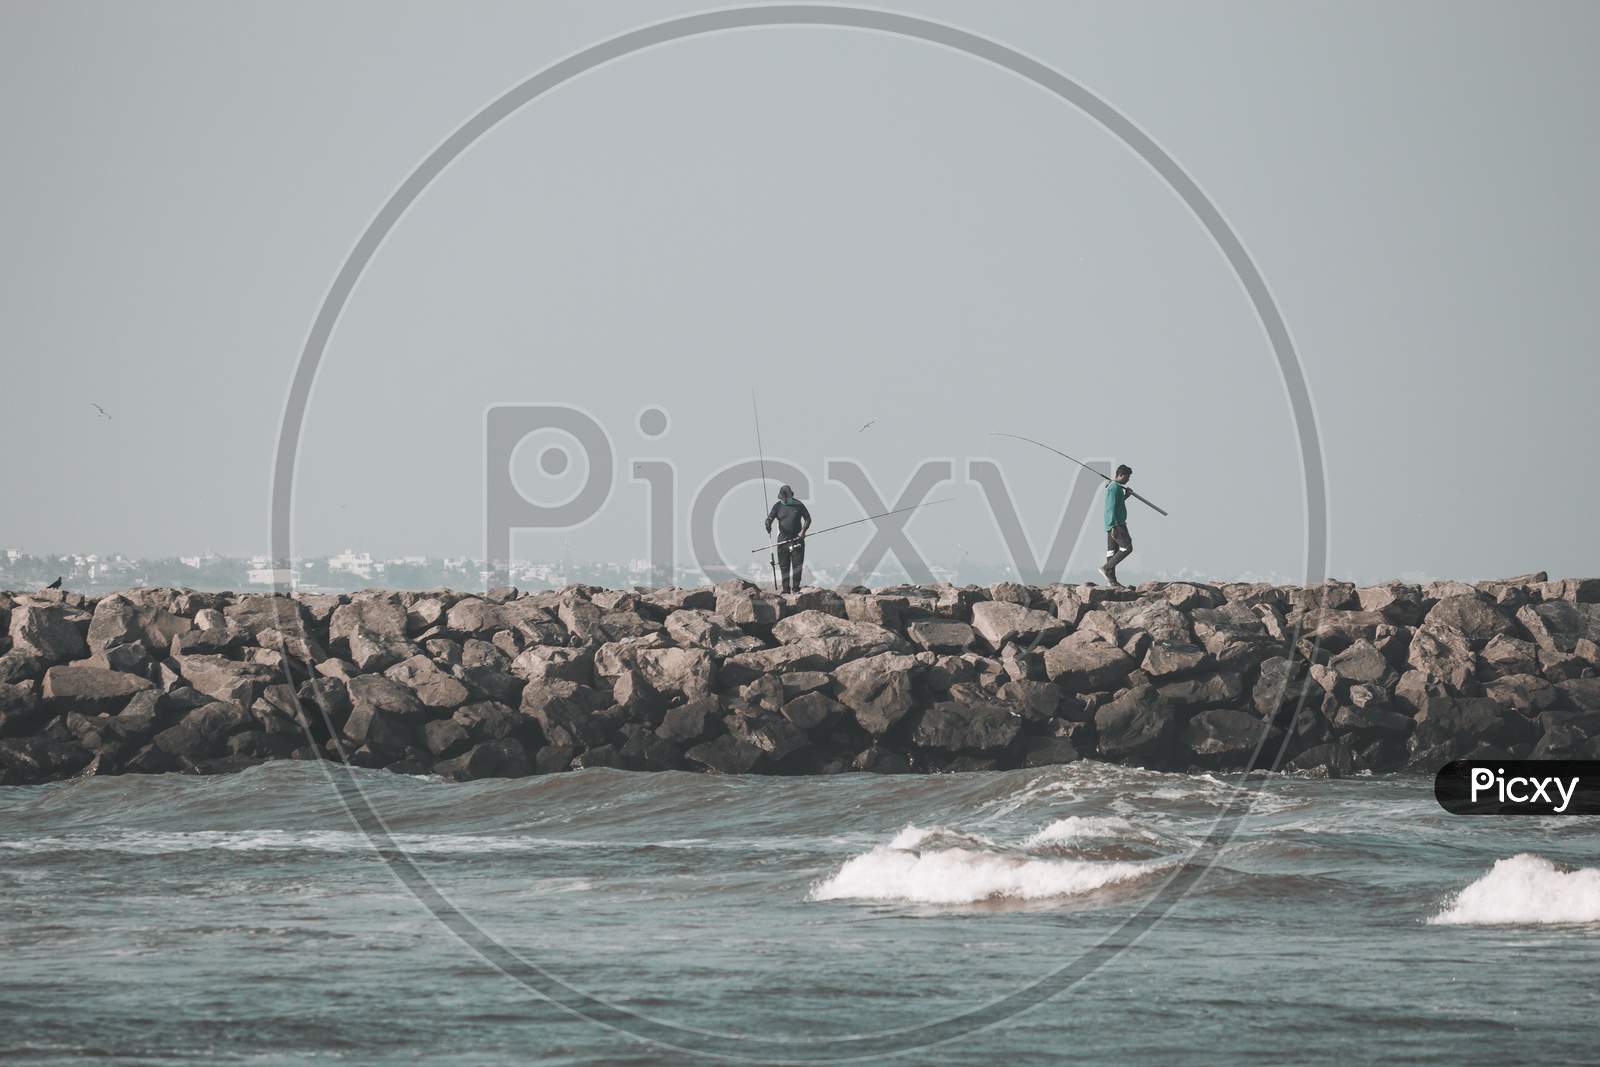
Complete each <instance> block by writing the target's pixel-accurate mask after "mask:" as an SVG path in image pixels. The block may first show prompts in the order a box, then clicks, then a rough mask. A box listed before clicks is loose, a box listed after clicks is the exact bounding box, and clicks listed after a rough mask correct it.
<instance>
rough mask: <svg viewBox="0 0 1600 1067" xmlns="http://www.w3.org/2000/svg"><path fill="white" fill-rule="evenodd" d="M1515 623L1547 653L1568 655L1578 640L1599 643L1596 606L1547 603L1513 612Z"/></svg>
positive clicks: (1598, 608) (1599, 622)
mask: <svg viewBox="0 0 1600 1067" xmlns="http://www.w3.org/2000/svg"><path fill="white" fill-rule="evenodd" d="M1517 621H1518V622H1520V623H1521V624H1522V627H1523V629H1525V630H1526V631H1527V632H1528V636H1529V637H1532V638H1533V640H1534V643H1535V644H1536V645H1538V646H1539V647H1540V648H1542V649H1545V650H1547V651H1550V652H1572V651H1573V649H1574V648H1575V647H1576V646H1577V643H1578V642H1579V641H1581V640H1589V641H1600V604H1576V603H1571V602H1569V601H1565V600H1549V601H1545V602H1544V603H1542V604H1530V605H1527V606H1525V607H1522V608H1519V609H1517Z"/></svg>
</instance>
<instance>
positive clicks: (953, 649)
mask: <svg viewBox="0 0 1600 1067" xmlns="http://www.w3.org/2000/svg"><path fill="white" fill-rule="evenodd" d="M906 636H907V637H909V638H910V639H911V641H912V642H913V643H914V644H916V645H917V646H918V647H919V648H923V649H926V650H927V651H929V652H942V653H946V654H949V655H957V656H959V655H960V654H961V653H963V652H968V651H971V650H972V648H973V647H975V645H976V644H977V633H976V631H974V630H973V628H972V627H971V625H969V624H968V623H964V622H957V621H955V620H954V619H918V620H917V621H916V622H913V623H912V624H911V625H910V626H909V627H908V628H907V629H906Z"/></svg>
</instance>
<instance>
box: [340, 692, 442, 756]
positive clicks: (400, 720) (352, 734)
mask: <svg viewBox="0 0 1600 1067" xmlns="http://www.w3.org/2000/svg"><path fill="white" fill-rule="evenodd" d="M427 719H428V709H427V707H426V706H425V705H424V704H423V703H422V701H420V700H418V699H417V695H416V694H415V693H413V692H412V691H411V690H410V689H408V688H406V687H405V686H403V685H401V684H400V683H399V682H396V681H395V680H393V679H392V678H385V677H384V676H383V675H379V674H364V675H361V676H360V677H358V678H353V679H351V681H350V717H349V718H348V719H347V720H345V724H344V735H345V736H346V737H348V738H349V739H350V740H351V741H353V742H354V743H355V744H357V745H361V746H364V747H366V748H368V749H371V750H372V751H374V752H387V753H391V754H398V753H400V752H402V751H404V750H405V749H406V748H408V747H410V746H411V745H413V744H415V743H416V742H417V741H418V740H419V737H418V734H419V731H420V729H421V727H422V724H423V723H424V722H425V721H427Z"/></svg>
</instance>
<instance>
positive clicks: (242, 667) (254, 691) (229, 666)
mask: <svg viewBox="0 0 1600 1067" xmlns="http://www.w3.org/2000/svg"><path fill="white" fill-rule="evenodd" d="M177 663H178V667H179V670H180V671H181V672H182V675H183V679H184V680H185V681H186V682H188V683H189V685H190V686H192V687H193V688H194V689H195V690H197V691H198V692H201V693H204V694H205V695H206V696H208V697H211V698H212V699H213V700H221V701H232V702H234V703H237V704H240V705H242V706H244V707H249V706H250V705H251V704H253V703H255V700H256V697H258V696H260V695H261V691H262V690H263V689H265V688H266V687H267V686H269V685H271V684H273V683H274V682H276V681H278V680H280V679H281V678H282V677H283V675H282V673H281V672H279V671H274V670H273V669H272V668H270V667H263V666H261V665H260V664H256V663H238V662H235V661H234V660H231V659H227V658H225V657H223V656H214V655H201V656H184V657H183V658H182V659H179V660H177Z"/></svg>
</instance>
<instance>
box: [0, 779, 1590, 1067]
mask: <svg viewBox="0 0 1600 1067" xmlns="http://www.w3.org/2000/svg"><path fill="white" fill-rule="evenodd" d="M349 804H354V805H355V809H356V810H357V811H358V812H359V813H361V818H362V824H363V825H365V826H366V827H367V829H368V830H370V831H371V834H369V833H368V832H367V830H363V829H361V828H360V827H359V826H358V825H357V823H356V822H354V821H353V820H352V816H351V814H350V810H349V809H348V808H347V805H349ZM375 841H376V843H375ZM1596 868H1600V833H1597V831H1596V828H1595V826H1594V825H1593V824H1592V821H1590V820H1584V819H1567V820H1561V819H1531V820H1514V819H1507V818H1461V817H1454V816H1450V815H1447V814H1445V813H1444V812H1442V811H1440V810H1439V809H1438V807H1437V806H1436V805H1435V803H1434V801H1433V799H1432V795H1431V790H1430V783H1429V782H1427V781H1425V780H1420V779H1408V778H1395V779H1380V778H1366V779H1361V778H1357V779H1351V780H1344V781H1323V780H1313V779H1304V778H1293V777H1270V778H1256V779H1252V780H1251V781H1249V782H1248V783H1245V791H1243V792H1241V791H1240V784H1239V783H1238V782H1235V781H1234V780H1232V779H1229V778H1223V777H1217V778H1213V777H1209V776H1193V775H1182V774H1160V773H1155V772H1149V771H1141V770H1133V769H1127V768H1119V767H1112V766H1108V765H1103V764H1095V763H1077V764H1073V765H1070V766H1066V767H1057V768H1050V769H1044V770H1029V771H1014V772H1006V773H985V774H958V775H940V776H931V777H913V776H904V777H879V776H871V775H844V776H838V777H826V778H764V777H750V778H735V777H717V776H708V775H694V774H678V773H664V774H632V773H626V772H619V771H609V770H585V771H579V772H575V773H571V774H565V775H557V776H549V777H541V778H531V779H522V780H515V781H487V782H475V783H468V784H450V783H444V782H440V781H433V780H428V779H421V778H409V777H403V776H398V775H391V774H388V773H386V772H380V771H350V770H346V769H343V768H333V767H325V766H316V765H306V764H299V763H288V762H285V763H275V764H268V765H265V766H262V767H259V768H256V769H253V770H250V771H246V772H244V773H241V774H236V775H230V776H222V777H216V778H195V777H181V776H170V775H169V776H152V777H135V776H129V777H122V778H96V779H88V780H84V781H78V782H71V783H63V784H56V785H49V786H40V787H27V788H9V789H4V790H0V960H3V965H0V1060H5V1061H7V1062H20V1063H77V1062H86V1061H90V1060H93V1061H97V1062H107V1061H110V1062H127V1063H146V1064H168V1063H171V1064H195V1063H252V1064H274V1063H304V1062H329V1063H352V1064H355V1063H397V1064H398V1063H412V1062H440V1063H443V1062H449V1063H451V1064H521V1063H545V1064H647V1063H671V1064H677V1063H682V1064H694V1063H704V1062H711V1061H712V1059H713V1057H714V1056H722V1057H733V1058H734V1059H740V1058H742V1059H744V1060H747V1061H749V1062H828V1061H837V1060H840V1059H847V1058H854V1059H856V1060H857V1061H858V1062H898V1063H912V1064H965V1063H988V1062H995V1061H1001V1062H1005V1063H1007V1064H1008V1065H1015V1064H1036V1063H1037V1064H1057V1063H1064V1062H1073V1063H1088V1064H1119V1065H1120V1064H1157V1063H1173V1062H1181V1063H1229V1064H1231V1063H1313V1064H1322V1063H1326V1064H1335V1063H1339V1064H1344V1063H1351V1062H1382V1063H1384V1064H1399V1063H1441V1064H1444V1063H1449V1064H1461V1063H1502V1062H1508V1061H1522V1060H1528V1059H1538V1060H1540V1061H1541V1062H1550V1063H1592V1062H1596V1061H1597V1060H1600V1047H1597V1044H1596V1042H1597V1038H1600V1026H1597V1025H1596V1022H1595V1020H1596V1018H1597V1017H1600V1011H1597V1009H1600V980H1597V979H1596V975H1597V974H1600V869H1596ZM535 989H544V990H545V991H546V992H549V993H551V994H552V995H553V996H556V997H557V998H559V999H560V1000H562V1001H563V1003H564V1004H565V1005H566V1008H562V1007H557V1006H555V1005H554V1004H552V1003H551V1001H550V1000H547V999H545V998H544V997H541V996H539V995H538V994H537V993H535V992H534V991H533V990H535ZM1030 990H1032V991H1034V992H1029V991H1030ZM1040 990H1047V991H1055V995H1053V996H1051V997H1049V998H1048V999H1042V1000H1040V1002H1038V1003H1031V1004H1030V1001H1032V1000H1039V997H1038V996H1035V995H1034V994H1035V993H1036V992H1038V991H1040ZM568 1009H575V1010H568ZM979 1026H981V1029H974V1027H979ZM633 1034H644V1035H645V1036H646V1038H648V1040H646V1039H641V1038H639V1037H636V1036H632V1035H633ZM930 1042H936V1043H930Z"/></svg>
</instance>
